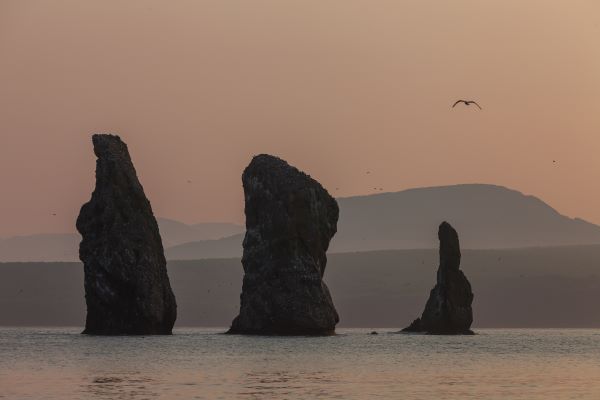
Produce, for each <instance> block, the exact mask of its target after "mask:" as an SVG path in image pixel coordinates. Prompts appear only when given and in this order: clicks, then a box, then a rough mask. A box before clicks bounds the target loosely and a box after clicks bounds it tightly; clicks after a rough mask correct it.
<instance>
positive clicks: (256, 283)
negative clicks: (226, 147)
mask: <svg viewBox="0 0 600 400" xmlns="http://www.w3.org/2000/svg"><path fill="white" fill-rule="evenodd" d="M242 183H243V187H244V197H245V213H246V236H245V238H244V243H243V247H244V254H243V257H242V265H243V267H244V281H243V287H242V294H241V296H240V299H241V305H240V314H239V315H238V316H237V317H236V318H235V319H234V321H233V323H232V326H231V329H230V330H229V332H230V333H244V334H273V335H325V334H332V333H333V332H334V331H335V325H336V324H337V322H338V321H339V317H338V314H337V312H336V310H335V307H334V305H333V301H332V299H331V295H330V294H329V290H328V288H327V286H326V285H325V283H324V282H323V279H322V278H323V274H324V272H325V266H326V264H327V256H326V251H327V248H328V247H329V242H330V240H331V238H332V237H333V235H334V234H335V233H336V231H337V220H338V216H339V209H338V205H337V202H336V201H335V199H334V198H333V197H331V196H330V195H329V193H327V191H326V190H325V189H324V188H323V187H322V186H321V185H320V184H319V183H318V182H317V181H316V180H314V179H312V178H311V177H310V176H308V175H306V174H305V173H303V172H301V171H299V170H298V169H296V168H294V167H292V166H290V165H289V164H288V163H287V162H285V161H284V160H282V159H280V158H277V157H274V156H271V155H267V154H261V155H258V156H255V157H254V158H253V159H252V161H251V162H250V164H249V165H248V167H247V168H246V169H245V170H244V173H243V174H242Z"/></svg>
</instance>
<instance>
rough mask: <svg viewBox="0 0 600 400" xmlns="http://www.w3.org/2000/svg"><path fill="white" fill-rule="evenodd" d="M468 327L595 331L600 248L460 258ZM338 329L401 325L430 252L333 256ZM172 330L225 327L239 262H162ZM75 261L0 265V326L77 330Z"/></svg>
mask: <svg viewBox="0 0 600 400" xmlns="http://www.w3.org/2000/svg"><path fill="white" fill-rule="evenodd" d="M462 255H463V257H462V269H463V270H464V272H465V274H466V275H467V277H468V278H469V280H470V282H471V285H472V287H473V293H474V294H475V300H474V301H473V310H474V327H475V329H476V330H477V329H478V328H483V327H488V328H489V327H505V328H509V327H512V328H517V327H521V328H534V327H537V328H541V327H546V328H548V327H554V328H558V327H562V328H566V327H572V328H576V327H579V328H582V327H589V328H592V327H593V328H600V307H598V304H600V267H599V266H598V260H600V245H592V246H565V247H540V248H525V249H497V250H464V251H463V252H462ZM328 259H329V260H328V263H327V269H326V270H325V282H326V283H327V285H328V286H329V289H330V291H331V295H332V297H333V302H334V304H335V306H336V308H337V310H338V313H339V315H340V325H339V326H340V327H372V328H376V327H395V328H396V329H398V328H402V327H405V326H407V325H408V324H409V323H410V322H412V320H413V319H414V318H416V317H417V316H418V315H419V314H420V313H421V312H422V311H423V307H424V306H425V302H426V301H427V298H428V296H429V291H430V290H431V288H432V287H433V285H434V283H435V274H436V270H437V265H438V254H437V250H435V249H417V250H388V251H373V252H363V253H340V254H331V255H330V256H329V257H328ZM168 271H169V279H170V281H171V285H172V287H173V291H174V293H175V296H176V298H177V322H176V326H177V327H184V326H221V327H227V326H229V324H230V323H231V321H232V319H233V318H234V317H235V316H236V315H237V314H238V312H239V307H240V291H241V286H242V277H243V270H242V265H241V263H240V260H239V258H236V259H233V258H227V259H205V260H196V261H169V263H168ZM84 322H85V297H84V291H83V267H82V265H81V264H80V263H52V264H50V263H24V264H23V263H22V264H15V263H12V264H2V263H0V325H4V326H19V325H30V326H52V325H55V326H56V325H59V326H60V325H62V326H83V324H84Z"/></svg>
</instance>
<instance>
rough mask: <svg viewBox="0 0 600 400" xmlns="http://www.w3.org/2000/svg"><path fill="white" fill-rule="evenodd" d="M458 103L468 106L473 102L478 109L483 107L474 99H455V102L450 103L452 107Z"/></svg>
mask: <svg viewBox="0 0 600 400" xmlns="http://www.w3.org/2000/svg"><path fill="white" fill-rule="evenodd" d="M458 103H464V105H465V106H470V105H471V104H475V105H476V106H477V107H479V109H480V110H483V108H481V106H480V105H479V104H477V102H476V101H474V100H457V101H456V103H454V104H453V105H452V108H454V107H456V105H457V104H458Z"/></svg>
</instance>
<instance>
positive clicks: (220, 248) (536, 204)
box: [167, 184, 600, 260]
mask: <svg viewBox="0 0 600 400" xmlns="http://www.w3.org/2000/svg"><path fill="white" fill-rule="evenodd" d="M337 200H338V204H339V206H340V220H339V223H338V233H337V234H336V236H335V237H334V238H333V241H332V243H331V246H330V249H329V253H340V252H354V251H372V250H386V249H417V248H436V247H437V246H438V242H437V226H438V225H439V223H440V222H442V221H444V220H447V221H449V222H450V223H451V224H452V225H453V226H454V227H455V228H456V229H457V230H458V232H459V235H460V239H461V245H462V247H463V248H471V249H494V248H520V247H530V246H557V245H580V244H598V243H600V227H599V226H597V225H594V224H591V223H589V222H586V221H584V220H581V219H572V218H569V217H566V216H564V215H561V214H560V213H558V212H557V211H556V210H554V209H553V208H552V207H550V206H549V205H548V204H546V203H544V202H543V201H542V200H540V199H538V198H537V197H533V196H527V195H524V194H522V193H520V192H518V191H515V190H511V189H507V188H505V187H502V186H495V185H483V184H469V185H455V186H440V187H430V188H418V189H409V190H404V191H401V192H396V193H382V194H374V195H367V196H356V197H346V198H339V199H337ZM241 242H242V238H241V237H239V238H238V237H232V238H225V239H222V240H219V241H211V242H205V241H199V242H195V243H187V244H184V245H180V246H176V247H171V248H169V249H167V257H168V258H170V259H182V260H185V259H201V258H211V257H226V256H227V255H228V256H230V257H239V256H240V255H241V253H242V248H241Z"/></svg>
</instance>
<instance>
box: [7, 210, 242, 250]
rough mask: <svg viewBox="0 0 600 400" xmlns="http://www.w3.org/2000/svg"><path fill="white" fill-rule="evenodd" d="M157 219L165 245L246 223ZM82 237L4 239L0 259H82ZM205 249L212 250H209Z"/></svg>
mask: <svg viewBox="0 0 600 400" xmlns="http://www.w3.org/2000/svg"><path fill="white" fill-rule="evenodd" d="M157 221H158V225H159V229H160V234H161V237H162V241H163V246H164V247H165V248H168V247H169V246H176V245H179V244H181V243H186V242H194V241H198V240H210V239H219V238H223V237H227V236H231V235H235V234H239V233H240V232H243V231H244V227H242V226H240V225H235V224H229V223H201V224H194V225H187V224H184V223H183V222H179V221H175V220H172V219H167V218H157ZM80 241H81V236H79V234H77V233H64V234H63V233H56V234H55V233H49V234H38V235H28V236H15V237H11V238H8V239H0V261H76V260H79V242H80ZM225 243H227V241H225ZM240 243H241V242H240ZM202 251H203V252H206V253H207V254H209V253H208V252H207V250H202ZM221 254H226V253H221ZM221 256H222V255H218V256H216V257H221Z"/></svg>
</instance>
